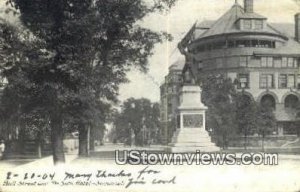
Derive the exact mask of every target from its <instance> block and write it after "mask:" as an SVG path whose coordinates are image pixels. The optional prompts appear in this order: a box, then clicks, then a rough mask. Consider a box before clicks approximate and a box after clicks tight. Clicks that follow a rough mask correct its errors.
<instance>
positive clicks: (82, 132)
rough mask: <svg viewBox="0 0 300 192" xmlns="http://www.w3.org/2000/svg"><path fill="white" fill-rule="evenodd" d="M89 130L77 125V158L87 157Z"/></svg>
mask: <svg viewBox="0 0 300 192" xmlns="http://www.w3.org/2000/svg"><path fill="white" fill-rule="evenodd" d="M88 137H89V129H88V127H87V126H86V125H83V124H81V125H79V154H78V155H79V156H80V157H87V156H88V155H89V148H88V147H89V146H88V144H89V139H88Z"/></svg>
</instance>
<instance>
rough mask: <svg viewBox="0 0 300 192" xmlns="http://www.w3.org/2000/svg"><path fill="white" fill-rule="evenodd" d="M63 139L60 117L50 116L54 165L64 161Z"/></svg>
mask: <svg viewBox="0 0 300 192" xmlns="http://www.w3.org/2000/svg"><path fill="white" fill-rule="evenodd" d="M63 139H64V132H63V129H62V117H61V116H60V115H53V116H52V118H51V141H52V153H53V162H54V165H57V164H61V163H65V154H64V144H63Z"/></svg>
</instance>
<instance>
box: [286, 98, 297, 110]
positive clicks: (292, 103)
mask: <svg viewBox="0 0 300 192" xmlns="http://www.w3.org/2000/svg"><path fill="white" fill-rule="evenodd" d="M298 105H299V99H298V97H297V96H296V95H288V96H287V97H286V98H285V100H284V107H285V108H297V106H298Z"/></svg>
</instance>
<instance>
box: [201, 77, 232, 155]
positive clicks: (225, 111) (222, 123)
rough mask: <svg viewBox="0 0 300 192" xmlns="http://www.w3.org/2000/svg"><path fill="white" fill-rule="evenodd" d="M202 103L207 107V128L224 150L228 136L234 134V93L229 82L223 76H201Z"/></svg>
mask: <svg viewBox="0 0 300 192" xmlns="http://www.w3.org/2000/svg"><path fill="white" fill-rule="evenodd" d="M201 83H202V90H203V92H202V102H203V103H204V104H205V105H206V106H207V107H208V111H207V127H210V128H212V129H213V131H214V133H215V134H216V135H217V138H218V142H221V145H222V146H223V148H224V149H225V148H226V147H228V140H229V136H231V135H234V134H235V133H236V110H235V109H236V108H235V100H236V92H235V88H234V85H233V84H232V82H231V80H230V79H228V78H225V77H224V76H223V75H209V76H203V77H202V79H201Z"/></svg>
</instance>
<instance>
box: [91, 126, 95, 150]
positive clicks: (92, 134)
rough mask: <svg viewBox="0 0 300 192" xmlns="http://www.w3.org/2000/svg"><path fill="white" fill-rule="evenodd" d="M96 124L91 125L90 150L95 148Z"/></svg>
mask: <svg viewBox="0 0 300 192" xmlns="http://www.w3.org/2000/svg"><path fill="white" fill-rule="evenodd" d="M95 135H96V131H95V126H91V127H90V150H92V151H93V150H95Z"/></svg>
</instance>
